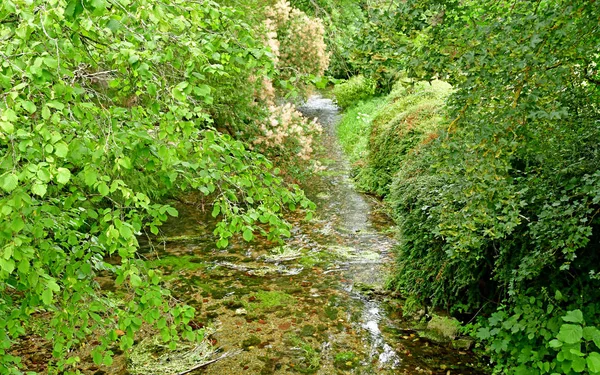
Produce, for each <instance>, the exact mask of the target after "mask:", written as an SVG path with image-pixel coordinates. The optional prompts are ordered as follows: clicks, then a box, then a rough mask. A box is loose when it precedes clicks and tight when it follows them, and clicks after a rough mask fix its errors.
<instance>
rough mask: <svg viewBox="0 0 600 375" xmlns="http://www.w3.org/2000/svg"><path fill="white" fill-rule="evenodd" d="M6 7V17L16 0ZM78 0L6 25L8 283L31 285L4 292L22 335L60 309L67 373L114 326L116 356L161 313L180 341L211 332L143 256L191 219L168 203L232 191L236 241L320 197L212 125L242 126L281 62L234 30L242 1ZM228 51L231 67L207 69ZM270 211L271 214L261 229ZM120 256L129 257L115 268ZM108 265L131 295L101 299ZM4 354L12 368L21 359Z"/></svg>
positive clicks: (226, 233)
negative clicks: (259, 77)
mask: <svg viewBox="0 0 600 375" xmlns="http://www.w3.org/2000/svg"><path fill="white" fill-rule="evenodd" d="M0 4H1V5H0V13H1V12H3V11H4V10H5V8H6V7H7V4H8V2H6V1H5V2H2V1H0ZM11 4H12V3H11ZM62 4H64V9H58V8H57V7H49V6H47V5H48V4H46V3H44V2H43V1H41V0H33V1H30V2H20V3H19V12H20V13H19V14H20V16H19V17H15V20H14V21H12V18H11V21H10V22H0V51H2V53H3V54H4V55H3V56H2V62H1V63H0V92H3V93H5V94H6V95H4V97H3V99H2V100H1V101H0V150H2V157H0V249H2V253H0V284H2V281H4V280H6V278H7V277H10V279H11V281H10V283H11V285H12V287H14V288H15V289H17V290H18V291H19V293H18V295H11V296H10V298H5V297H6V296H5V294H4V293H5V291H3V290H0V300H4V301H8V300H10V301H11V304H0V316H3V317H11V318H10V322H7V324H9V325H10V326H11V327H13V328H11V331H10V332H9V333H8V334H9V337H8V339H14V338H16V337H18V336H21V335H24V334H25V329H29V326H28V324H29V318H30V315H28V314H29V313H30V312H32V311H37V310H39V309H40V308H42V309H44V310H45V311H46V312H47V313H46V314H45V316H44V319H46V320H47V321H45V323H48V324H49V329H48V331H49V332H50V331H51V332H53V335H49V336H48V337H47V339H48V340H50V341H53V344H54V347H53V353H54V356H55V360H54V361H55V362H54V363H53V364H52V365H54V366H55V367H56V368H58V369H64V367H65V366H66V364H67V363H68V361H73V359H65V358H67V357H68V356H67V355H66V352H67V350H68V348H73V347H76V346H78V345H79V344H80V343H81V342H83V341H85V340H87V339H88V338H89V337H90V335H92V334H94V335H95V334H97V333H98V332H107V334H106V335H104V336H102V337H101V338H100V340H99V341H100V344H99V345H98V346H97V347H96V348H94V349H93V350H92V357H93V359H94V361H95V362H96V363H98V364H105V365H106V364H109V363H110V361H111V355H112V353H111V352H110V351H108V350H107V348H109V347H111V346H112V345H114V343H115V342H120V344H121V347H122V348H129V347H131V346H132V345H133V343H134V341H133V338H134V335H135V332H136V331H137V330H139V329H140V327H141V326H142V324H145V323H148V324H151V323H153V322H168V324H167V323H165V325H164V326H163V327H161V334H163V335H164V338H165V339H167V340H171V341H172V342H173V343H174V342H175V341H176V340H178V339H179V337H178V336H180V335H181V333H182V332H183V333H184V335H185V337H187V338H195V337H201V334H196V333H195V332H191V331H190V330H189V327H188V326H187V322H189V319H191V317H193V314H194V311H193V309H188V308H185V307H183V306H176V307H173V306H170V304H169V300H168V298H169V297H168V296H169V292H168V290H165V289H164V288H163V286H162V283H161V278H160V274H159V273H157V272H154V271H151V270H150V271H148V275H147V276H146V275H145V274H144V272H145V267H143V265H142V264H141V262H139V261H138V260H137V257H136V256H135V255H136V251H137V250H138V247H139V244H138V236H142V235H144V234H146V233H148V232H150V233H153V234H158V233H159V228H160V226H161V225H162V224H163V223H164V222H165V221H167V220H168V219H169V218H172V217H177V216H178V215H179V213H178V211H177V210H176V209H175V208H174V207H172V206H169V205H166V204H164V200H165V199H166V198H169V197H174V196H178V195H179V194H181V193H183V192H187V191H192V192H194V191H198V192H200V193H202V194H204V196H205V198H206V199H207V200H208V201H209V202H211V201H212V200H213V199H215V200H217V204H215V205H214V207H216V208H215V210H216V211H214V214H215V216H218V217H219V219H221V220H222V225H221V226H219V227H218V228H220V229H219V231H218V236H219V239H218V241H219V242H218V244H219V246H221V247H226V246H227V245H228V244H229V241H231V240H232V238H234V237H236V239H237V236H238V235H239V237H241V238H243V239H245V240H247V241H250V240H252V239H253V237H254V235H264V236H267V237H269V238H270V239H273V240H276V239H278V238H280V237H281V236H285V235H287V234H289V224H287V223H286V222H285V220H283V218H282V210H283V209H282V208H283V207H286V206H288V205H289V206H298V207H306V206H308V201H307V200H306V198H305V197H304V195H303V194H302V193H301V192H299V191H295V190H294V189H288V187H287V186H286V184H285V182H284V181H283V180H282V179H281V178H278V177H270V175H271V174H272V171H271V170H272V165H271V163H270V162H269V161H268V160H266V159H265V158H264V156H262V155H261V154H258V153H255V152H252V151H250V150H248V148H247V147H246V145H245V144H244V143H243V142H239V141H236V140H234V139H232V138H231V137H229V136H224V135H222V134H221V133H219V132H217V131H214V130H212V131H207V130H206V128H207V127H209V126H213V125H214V126H215V127H218V128H222V127H223V126H225V127H230V128H231V129H233V128H234V127H235V126H237V125H239V124H242V123H246V122H247V119H249V118H253V117H254V116H256V115H259V114H262V110H263V109H262V108H255V107H253V106H251V104H252V103H251V102H253V99H252V92H253V90H254V88H253V87H250V86H246V83H247V78H248V76H249V75H251V74H263V73H264V74H269V72H270V70H271V69H272V63H271V62H270V61H269V60H268V59H267V58H266V57H264V56H263V57H261V59H260V60H257V59H255V58H254V57H252V56H249V55H248V54H247V50H248V49H249V48H248V47H251V48H253V49H262V47H260V44H261V42H260V40H259V39H256V38H255V37H254V35H253V34H252V31H251V30H245V29H240V28H239V27H234V26H237V22H235V21H236V20H235V19H233V18H230V17H233V16H234V15H235V14H234V12H231V11H229V10H227V9H225V8H222V7H221V6H219V5H217V4H215V3H206V4H205V3H202V4H200V3H194V2H188V3H185V2H184V3H181V4H179V5H178V6H177V7H173V6H172V4H171V2H169V1H162V0H160V1H159V2H156V1H148V0H135V3H131V4H128V6H126V7H121V6H115V4H113V6H112V7H111V11H110V12H106V7H107V5H108V4H109V2H108V1H106V0H67V1H65V2H63V3H62ZM150 9H156V10H157V11H156V12H158V13H160V14H158V15H156V14H151V13H154V11H149V10H150ZM34 14H35V17H30V16H26V15H34ZM213 16H214V19H215V20H219V22H214V24H213V23H211V22H212V21H211V20H212V19H213ZM0 18H2V16H1V15H0ZM205 18H207V19H208V22H205V21H207V20H205ZM121 22H123V23H121ZM125 24H126V26H127V27H124V26H123V25H125ZM206 27H208V28H209V29H210V31H209V32H207V29H206ZM2 35H4V36H9V37H8V38H6V37H4V38H3V37H2ZM6 56H8V58H7V57H6ZM213 56H218V57H219V63H215V64H207V60H210V59H212V58H213ZM233 56H235V57H237V59H234V58H233ZM230 58H231V60H230ZM240 59H241V60H243V61H240ZM248 59H252V62H250V61H248ZM240 64H241V65H242V66H246V65H247V66H252V69H256V71H250V70H249V69H246V70H241V69H240ZM166 72H168V73H167V74H165V73H166ZM65 77H67V78H65ZM65 79H66V81H65ZM224 108H235V109H236V110H235V111H231V110H227V112H225V111H224V110H223V109H224ZM209 113H210V115H209ZM212 116H215V118H213V117H212ZM216 117H218V118H216ZM225 124H227V125H225ZM264 176H269V177H268V178H267V177H264ZM217 207H218V208H217ZM259 218H265V223H264V224H261V225H255V223H256V222H257V221H258V220H259ZM110 255H115V256H116V255H118V256H119V259H121V263H120V264H106V263H104V261H103V260H104V259H105V257H107V256H110ZM98 270H103V272H107V273H108V274H110V275H112V276H114V277H115V278H116V281H117V284H119V285H120V286H121V287H122V288H123V289H125V290H126V291H127V292H128V293H130V294H129V295H128V296H127V298H130V299H129V300H128V302H127V303H126V304H124V305H121V304H120V302H119V303H117V304H115V302H114V300H110V301H109V300H105V299H104V298H103V297H102V295H100V294H98V291H97V290H96V285H95V284H94V283H93V282H92V280H93V279H94V277H95V274H96V272H97V271H98ZM16 273H18V275H15V274H16ZM50 275H52V276H50ZM52 277H56V280H55V279H52ZM13 284H14V285H13ZM59 285H60V286H61V287H63V288H64V290H66V291H68V293H61V288H60V287H59ZM83 301H86V302H85V303H84V304H83V305H82V302H83ZM87 301H94V302H93V303H92V304H89V303H87ZM25 312H27V313H25ZM115 316H118V317H119V319H118V324H119V327H120V329H121V330H122V331H123V332H119V334H117V332H116V331H115V330H114V329H112V328H113V327H114V324H115V320H114V317H115ZM13 317H14V318H13ZM144 322H145V323H144ZM3 324H4V321H2V322H0V326H2V325H3ZM0 328H2V327H0ZM123 333H124V334H123ZM8 339H7V340H8ZM6 342H7V341H4V340H3V339H0V344H6ZM6 345H8V344H6ZM0 362H2V364H0V372H2V370H3V368H2V366H4V365H5V363H8V362H5V359H4V358H3V357H2V355H0ZM11 363H12V362H11Z"/></svg>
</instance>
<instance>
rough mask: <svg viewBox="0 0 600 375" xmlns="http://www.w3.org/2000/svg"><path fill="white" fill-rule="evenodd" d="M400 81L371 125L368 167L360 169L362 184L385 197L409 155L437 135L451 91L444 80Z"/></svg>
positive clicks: (362, 186)
mask: <svg viewBox="0 0 600 375" xmlns="http://www.w3.org/2000/svg"><path fill="white" fill-rule="evenodd" d="M405 85H407V83H406V82H399V83H397V84H396V86H395V87H394V90H393V91H392V92H391V93H390V95H389V96H388V97H387V99H386V101H387V102H386V103H385V104H384V105H382V106H381V108H380V109H379V110H378V112H377V114H376V116H375V117H374V119H373V121H372V124H371V131H370V135H369V138H370V139H369V145H368V150H369V152H368V155H367V163H366V166H365V167H364V168H363V169H362V170H361V171H360V172H359V175H358V183H359V186H360V187H361V188H362V189H364V190H366V191H368V192H371V193H374V194H377V195H379V196H385V195H387V194H388V193H389V186H390V184H391V182H392V178H393V177H394V175H395V174H396V172H397V171H398V170H399V169H400V168H401V166H402V163H403V160H404V159H405V157H406V155H407V154H408V153H410V152H411V150H412V149H413V148H415V147H416V146H417V145H419V144H420V143H422V142H428V141H430V140H431V137H435V136H436V132H437V130H438V129H439V124H440V121H441V119H442V115H443V104H444V100H445V98H446V97H447V96H448V94H449V93H450V90H451V87H450V85H449V84H447V83H445V82H442V81H432V82H431V83H428V82H417V83H415V84H414V85H412V86H409V87H406V86H405Z"/></svg>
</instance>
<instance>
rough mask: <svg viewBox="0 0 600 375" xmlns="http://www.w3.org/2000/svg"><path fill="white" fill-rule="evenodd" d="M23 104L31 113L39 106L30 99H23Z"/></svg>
mask: <svg viewBox="0 0 600 375" xmlns="http://www.w3.org/2000/svg"><path fill="white" fill-rule="evenodd" d="M21 106H22V107H23V108H24V109H25V110H26V111H27V112H29V114H32V113H34V112H35V111H36V110H37V107H36V105H35V104H33V103H32V102H30V101H28V100H23V101H22V102H21Z"/></svg>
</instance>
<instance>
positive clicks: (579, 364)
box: [571, 357, 586, 372]
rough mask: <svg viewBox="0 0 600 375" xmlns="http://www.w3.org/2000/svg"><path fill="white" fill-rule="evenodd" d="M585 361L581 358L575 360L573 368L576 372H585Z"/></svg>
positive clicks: (572, 364)
mask: <svg viewBox="0 0 600 375" xmlns="http://www.w3.org/2000/svg"><path fill="white" fill-rule="evenodd" d="M585 362H586V361H585V359H583V358H581V357H575V358H573V363H571V368H572V369H573V371H575V372H583V370H585Z"/></svg>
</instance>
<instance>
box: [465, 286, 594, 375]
mask: <svg viewBox="0 0 600 375" xmlns="http://www.w3.org/2000/svg"><path fill="white" fill-rule="evenodd" d="M556 302H558V301H557V300H556V299H554V298H545V300H542V299H540V298H535V297H529V298H526V297H524V298H521V299H520V300H519V303H518V305H517V306H516V307H514V308H513V309H512V311H507V310H506V307H502V308H500V309H499V310H498V311H496V312H495V313H493V314H492V315H491V316H490V318H489V319H488V320H487V321H486V322H485V324H484V326H483V327H481V328H479V330H478V331H477V333H476V337H477V338H479V339H480V340H482V341H484V342H486V343H487V344H488V345H487V351H488V353H489V355H490V357H491V358H492V360H494V361H497V365H496V371H501V372H502V373H505V374H519V375H520V374H524V375H529V374H531V375H537V374H556V373H560V374H577V373H582V372H583V373H588V374H597V373H599V372H600V368H599V367H598V365H599V362H598V359H600V330H599V329H598V328H597V327H596V326H593V325H587V324H586V321H585V319H584V314H583V312H582V311H581V310H579V309H576V310H570V311H567V312H566V313H565V312H560V311H561V310H558V309H555V306H556Z"/></svg>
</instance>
